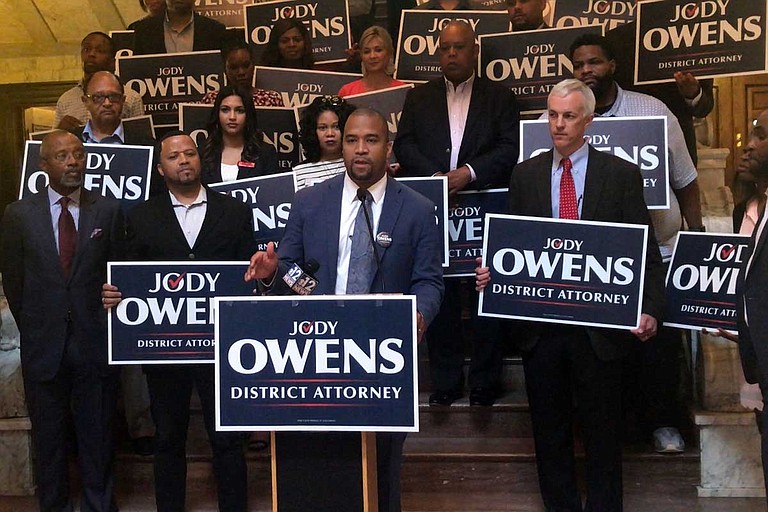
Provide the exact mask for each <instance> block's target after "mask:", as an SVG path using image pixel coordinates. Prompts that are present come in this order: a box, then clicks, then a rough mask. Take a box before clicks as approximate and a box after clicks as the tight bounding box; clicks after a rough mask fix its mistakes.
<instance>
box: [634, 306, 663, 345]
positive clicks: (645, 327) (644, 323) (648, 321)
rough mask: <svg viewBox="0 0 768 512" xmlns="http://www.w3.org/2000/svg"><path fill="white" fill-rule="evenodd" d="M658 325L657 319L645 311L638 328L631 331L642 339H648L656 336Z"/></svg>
mask: <svg viewBox="0 0 768 512" xmlns="http://www.w3.org/2000/svg"><path fill="white" fill-rule="evenodd" d="M657 327H658V323H657V322H656V319H655V318H653V317H652V316H651V315H647V314H645V313H643V314H641V315H640V325H639V326H638V327H637V329H632V330H631V331H630V332H631V333H632V334H634V335H635V336H637V338H638V339H639V340H640V341H648V340H649V339H651V338H653V337H654V336H656V329H657Z"/></svg>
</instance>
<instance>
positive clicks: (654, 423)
mask: <svg viewBox="0 0 768 512" xmlns="http://www.w3.org/2000/svg"><path fill="white" fill-rule="evenodd" d="M631 343H632V350H631V355H630V357H627V358H626V359H625V361H624V375H625V393H626V395H625V396H626V397H627V406H628V407H631V408H632V409H634V410H635V411H636V412H637V415H638V420H639V426H640V431H641V432H642V433H643V434H644V435H645V436H649V435H650V434H651V433H653V431H654V430H656V429H657V428H661V427H675V428H680V427H681V423H682V422H681V414H680V411H681V410H682V405H681V403H680V400H679V389H680V352H681V350H682V346H683V345H682V337H681V333H680V330H679V329H675V328H672V327H662V326H659V331H658V334H656V336H654V337H653V338H652V339H650V340H648V341H645V342H642V341H640V340H638V339H637V338H634V339H633V340H632V342H631Z"/></svg>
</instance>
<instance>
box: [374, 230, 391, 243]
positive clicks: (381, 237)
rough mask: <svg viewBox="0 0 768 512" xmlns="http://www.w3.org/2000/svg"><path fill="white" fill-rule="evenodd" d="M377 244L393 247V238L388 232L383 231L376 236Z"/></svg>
mask: <svg viewBox="0 0 768 512" xmlns="http://www.w3.org/2000/svg"><path fill="white" fill-rule="evenodd" d="M376 243H377V244H379V245H380V246H382V247H389V246H390V245H392V237H391V236H389V233H387V232H386V231H382V232H381V233H379V234H378V235H376Z"/></svg>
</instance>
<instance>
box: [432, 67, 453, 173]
mask: <svg viewBox="0 0 768 512" xmlns="http://www.w3.org/2000/svg"><path fill="white" fill-rule="evenodd" d="M434 85H435V87H436V88H437V90H438V91H439V92H438V94H435V95H433V96H432V97H434V98H435V100H436V103H435V105H434V108H435V110H434V112H435V115H436V118H435V119H436V120H437V123H436V124H435V126H434V129H435V130H437V133H436V135H437V137H436V140H437V141H438V142H437V143H438V144H440V147H444V148H445V154H444V155H443V156H442V158H441V159H442V165H443V166H444V170H445V171H450V170H451V169H449V167H450V165H451V124H450V118H449V117H448V96H447V91H446V89H445V79H443V78H442V77H440V78H438V79H437V80H436V81H435V82H434ZM440 170H443V169H440Z"/></svg>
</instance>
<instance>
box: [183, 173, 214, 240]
mask: <svg viewBox="0 0 768 512" xmlns="http://www.w3.org/2000/svg"><path fill="white" fill-rule="evenodd" d="M206 194H207V196H208V199H207V206H206V209H205V218H204V219H203V225H202V226H201V227H200V233H199V234H198V235H197V240H195V247H199V246H200V245H201V244H202V243H204V242H205V238H206V237H207V236H209V235H210V234H211V233H215V232H216V225H217V224H218V223H219V221H220V220H221V216H222V215H223V214H224V203H223V201H222V197H221V196H220V195H219V193H218V192H214V191H213V190H211V189H209V188H207V187H206ZM177 224H178V223H177ZM185 240H186V237H185Z"/></svg>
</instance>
